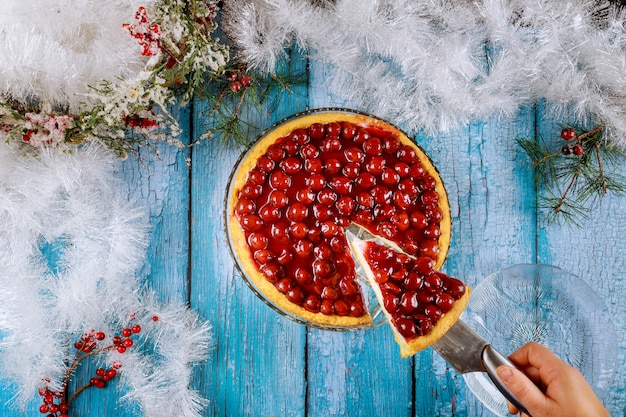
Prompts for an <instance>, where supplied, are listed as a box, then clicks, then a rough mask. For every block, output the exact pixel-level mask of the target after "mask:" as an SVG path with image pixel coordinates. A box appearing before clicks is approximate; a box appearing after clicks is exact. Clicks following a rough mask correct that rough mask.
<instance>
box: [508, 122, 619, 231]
mask: <svg viewBox="0 0 626 417" xmlns="http://www.w3.org/2000/svg"><path fill="white" fill-rule="evenodd" d="M572 129H573V130H574V132H575V136H574V135H573V134H572V136H574V137H573V138H572V139H571V140H561V139H559V141H558V142H556V141H551V142H549V143H548V142H546V141H544V140H542V139H541V138H540V139H538V140H534V139H518V144H519V145H520V147H521V148H522V149H523V150H524V151H525V152H526V154H527V155H528V156H529V158H530V159H531V161H532V166H533V168H534V169H535V176H534V177H535V181H536V183H537V186H538V189H539V190H540V194H539V199H538V206H539V207H540V208H542V209H545V210H546V211H547V220H548V221H549V222H560V221H561V220H564V221H566V222H568V223H572V224H575V225H578V226H582V223H583V221H584V220H587V219H588V218H589V217H590V216H591V212H592V210H593V208H594V207H595V206H596V205H598V204H599V203H600V202H601V200H602V198H603V197H604V196H605V195H606V194H608V193H613V194H616V195H622V194H624V193H626V177H624V176H623V175H621V174H620V173H619V172H617V168H619V167H620V166H623V163H624V160H625V159H626V154H625V153H624V150H623V149H621V148H619V147H617V146H616V145H614V144H612V143H610V142H608V141H607V140H606V137H605V129H604V127H603V126H597V127H595V128H594V129H591V130H582V129H579V128H571V127H567V128H564V129H563V132H565V131H566V130H570V131H571V130H572Z"/></svg>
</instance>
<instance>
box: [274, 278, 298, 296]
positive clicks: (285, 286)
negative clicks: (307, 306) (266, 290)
mask: <svg viewBox="0 0 626 417" xmlns="http://www.w3.org/2000/svg"><path fill="white" fill-rule="evenodd" d="M274 286H275V287H276V289H277V290H278V291H279V292H281V293H283V294H287V293H288V292H289V291H290V290H291V289H292V288H293V281H291V279H289V278H283V279H281V280H279V281H278V282H277V283H276V284H274Z"/></svg>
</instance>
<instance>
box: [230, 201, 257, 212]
mask: <svg viewBox="0 0 626 417" xmlns="http://www.w3.org/2000/svg"><path fill="white" fill-rule="evenodd" d="M255 210H256V204H254V201H252V200H248V199H247V198H240V199H239V201H237V204H236V205H235V213H237V214H246V213H254V211H255Z"/></svg>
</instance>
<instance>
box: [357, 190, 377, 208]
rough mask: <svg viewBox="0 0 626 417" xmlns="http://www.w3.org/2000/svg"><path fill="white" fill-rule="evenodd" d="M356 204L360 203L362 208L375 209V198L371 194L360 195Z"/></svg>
mask: <svg viewBox="0 0 626 417" xmlns="http://www.w3.org/2000/svg"><path fill="white" fill-rule="evenodd" d="M356 202H357V203H359V205H360V206H361V207H367V208H372V207H374V197H372V195H371V194H369V193H360V194H359V195H357V197H356Z"/></svg>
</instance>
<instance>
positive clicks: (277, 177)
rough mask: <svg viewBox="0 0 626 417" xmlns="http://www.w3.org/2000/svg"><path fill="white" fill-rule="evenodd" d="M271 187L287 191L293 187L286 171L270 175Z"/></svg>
mask: <svg viewBox="0 0 626 417" xmlns="http://www.w3.org/2000/svg"><path fill="white" fill-rule="evenodd" d="M270 185H271V186H272V187H273V188H275V189H280V190H286V189H287V188H289V187H290V186H291V177H290V176H289V175H287V174H286V173H285V172H284V171H274V172H272V173H271V174H270Z"/></svg>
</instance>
